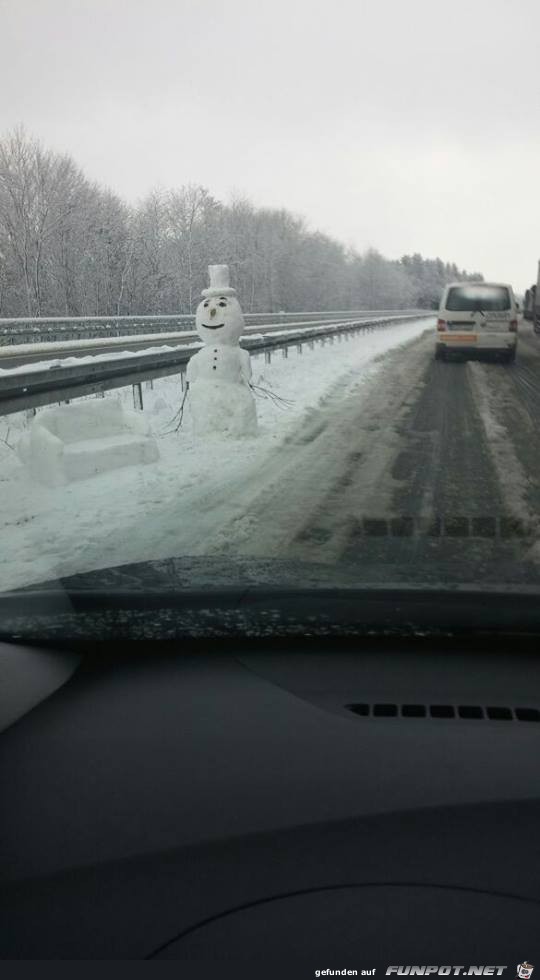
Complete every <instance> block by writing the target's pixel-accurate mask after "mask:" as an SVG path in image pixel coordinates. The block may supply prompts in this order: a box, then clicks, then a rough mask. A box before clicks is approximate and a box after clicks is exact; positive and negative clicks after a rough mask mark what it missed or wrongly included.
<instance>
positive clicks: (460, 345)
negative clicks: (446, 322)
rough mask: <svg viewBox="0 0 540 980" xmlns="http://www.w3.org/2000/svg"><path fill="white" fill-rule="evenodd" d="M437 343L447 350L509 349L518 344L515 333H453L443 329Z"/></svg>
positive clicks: (439, 333)
mask: <svg viewBox="0 0 540 980" xmlns="http://www.w3.org/2000/svg"><path fill="white" fill-rule="evenodd" d="M436 343H437V345H440V346H441V347H444V348H445V349H446V350H448V351H451V350H455V351H467V350H468V351H474V350H478V351H489V350H493V351H507V350H512V348H513V347H515V346H516V344H517V336H516V334H515V333H510V332H506V331H504V332H503V331H500V332H499V331H497V332H496V333H488V331H482V333H474V332H473V331H470V332H468V331H467V332H466V333H465V332H464V333H461V332H460V333H453V332H451V331H446V330H441V331H440V332H437V335H436Z"/></svg>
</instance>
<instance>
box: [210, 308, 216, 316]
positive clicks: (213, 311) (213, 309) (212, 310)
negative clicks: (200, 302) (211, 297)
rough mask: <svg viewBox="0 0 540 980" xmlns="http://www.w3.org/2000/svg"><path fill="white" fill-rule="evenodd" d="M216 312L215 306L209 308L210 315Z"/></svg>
mask: <svg viewBox="0 0 540 980" xmlns="http://www.w3.org/2000/svg"><path fill="white" fill-rule="evenodd" d="M216 313H217V310H216V308H215V306H213V307H212V309H211V310H210V316H215V315H216Z"/></svg>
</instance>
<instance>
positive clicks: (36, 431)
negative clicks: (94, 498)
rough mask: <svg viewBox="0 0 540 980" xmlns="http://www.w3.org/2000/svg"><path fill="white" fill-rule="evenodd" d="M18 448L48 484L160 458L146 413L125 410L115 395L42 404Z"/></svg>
mask: <svg viewBox="0 0 540 980" xmlns="http://www.w3.org/2000/svg"><path fill="white" fill-rule="evenodd" d="M17 449H18V454H19V458H20V459H21V461H22V462H23V463H25V464H26V465H27V466H28V467H29V469H30V472H31V474H32V477H33V478H34V479H35V480H36V481H37V482H39V483H43V484H45V486H49V487H57V486H63V485H65V484H67V483H71V482H72V481H74V480H86V479H88V477H92V476H96V475H97V474H98V473H106V472H108V471H109V470H113V469H117V468H118V467H119V466H140V465H141V464H143V463H155V462H156V460H157V459H159V451H158V447H157V444H156V441H155V439H154V438H153V436H152V434H151V432H150V429H149V427H148V423H147V422H146V421H145V420H144V419H143V418H142V413H141V412H130V411H127V410H126V409H124V408H123V407H122V405H121V403H120V402H119V401H117V399H115V398H104V399H98V400H97V401H87V402H74V403H73V404H71V405H59V406H58V407H57V408H46V409H44V410H43V411H42V412H40V413H39V414H38V415H36V417H35V419H34V420H33V422H32V424H31V426H30V428H29V429H28V431H27V432H25V433H24V435H23V436H22V437H21V439H20V441H19V445H18V447H17Z"/></svg>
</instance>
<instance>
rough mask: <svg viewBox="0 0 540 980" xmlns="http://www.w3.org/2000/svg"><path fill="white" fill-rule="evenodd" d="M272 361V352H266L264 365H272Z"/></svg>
mask: <svg viewBox="0 0 540 980" xmlns="http://www.w3.org/2000/svg"><path fill="white" fill-rule="evenodd" d="M271 361H272V351H271V350H265V352H264V363H265V364H270V363H271Z"/></svg>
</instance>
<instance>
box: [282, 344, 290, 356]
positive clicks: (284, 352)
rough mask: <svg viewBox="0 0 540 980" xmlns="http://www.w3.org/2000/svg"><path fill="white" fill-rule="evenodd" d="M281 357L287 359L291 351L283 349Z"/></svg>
mask: <svg viewBox="0 0 540 980" xmlns="http://www.w3.org/2000/svg"><path fill="white" fill-rule="evenodd" d="M281 356H282V357H285V358H287V357H288V356H289V351H288V349H287V348H286V347H282V348H281Z"/></svg>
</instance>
